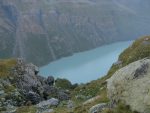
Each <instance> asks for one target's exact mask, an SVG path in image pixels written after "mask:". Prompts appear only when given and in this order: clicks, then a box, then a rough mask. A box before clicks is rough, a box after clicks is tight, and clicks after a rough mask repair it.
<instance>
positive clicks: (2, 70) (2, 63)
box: [0, 59, 17, 77]
mask: <svg viewBox="0 0 150 113" xmlns="http://www.w3.org/2000/svg"><path fill="white" fill-rule="evenodd" d="M16 63H17V62H16V60H15V59H7V60H0V77H7V76H8V75H9V74H10V72H11V71H10V70H11V69H12V67H14V66H15V65H16Z"/></svg>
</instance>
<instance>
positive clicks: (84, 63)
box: [40, 41, 132, 83]
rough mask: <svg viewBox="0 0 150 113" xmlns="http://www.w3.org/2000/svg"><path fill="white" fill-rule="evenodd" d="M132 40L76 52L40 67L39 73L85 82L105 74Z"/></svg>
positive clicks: (73, 81) (75, 81)
mask: <svg viewBox="0 0 150 113" xmlns="http://www.w3.org/2000/svg"><path fill="white" fill-rule="evenodd" d="M131 43H132V41H125V42H118V43H113V44H109V45H105V46H101V47H99V48H96V49H93V50H89V51H86V52H81V53H76V54H74V55H73V56H69V57H65V58H62V59H60V60H57V61H54V62H51V63H49V64H48V65H46V66H43V67H41V68H40V74H41V75H43V76H45V77H47V76H49V75H52V76H54V77H55V78H57V77H59V78H66V79H68V80H70V81H71V82H72V83H86V82H89V81H92V80H95V79H98V78H100V77H102V76H104V75H106V74H107V72H108V70H109V68H110V67H111V65H112V64H113V63H114V62H116V61H117V59H118V56H119V54H120V53H121V52H122V51H123V50H124V49H125V48H127V47H128V46H129V45H130V44H131Z"/></svg>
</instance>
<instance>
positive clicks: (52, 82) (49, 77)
mask: <svg viewBox="0 0 150 113" xmlns="http://www.w3.org/2000/svg"><path fill="white" fill-rule="evenodd" d="M54 81H55V79H54V77H53V76H48V78H47V83H48V84H49V85H50V86H52V85H53V84H54Z"/></svg>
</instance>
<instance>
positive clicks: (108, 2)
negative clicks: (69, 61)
mask: <svg viewBox="0 0 150 113" xmlns="http://www.w3.org/2000/svg"><path fill="white" fill-rule="evenodd" d="M135 3H136V4H135ZM148 4H149V1H148V0H147V1H144V2H143V1H142V0H138V1H136V0H133V1H132V2H131V1H129V0H127V1H123V0H121V1H119V0H82V1H81V0H76V1H73V0H70V1H68V0H61V1H59V0H43V1H39V0H32V1H30V0H13V1H10V0H1V1H0V57H1V58H8V57H12V56H13V57H23V58H24V59H26V60H27V61H32V62H33V63H35V64H38V65H43V64H45V63H48V62H50V61H53V60H56V59H58V58H61V57H63V56H68V55H72V54H73V53H74V52H79V51H84V50H88V49H91V48H95V47H98V46H101V45H102V44H107V43H111V42H115V41H120V40H129V39H133V38H134V37H138V36H139V35H143V34H144V35H145V34H148V33H149V32H150V30H149V29H150V27H149V26H148V24H147V23H149V22H150V21H149V17H150V16H149V15H148V8H149V7H147V5H148ZM131 34H132V35H131ZM127 37H128V38H127Z"/></svg>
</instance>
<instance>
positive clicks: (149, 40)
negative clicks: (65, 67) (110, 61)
mask: <svg viewBox="0 0 150 113" xmlns="http://www.w3.org/2000/svg"><path fill="white" fill-rule="evenodd" d="M145 57H150V36H145V37H142V38H139V39H138V40H136V41H135V42H134V43H133V44H132V45H131V46H130V47H128V48H127V49H126V50H124V51H123V52H122V53H121V54H120V56H119V59H118V60H119V61H121V62H122V63H121V64H118V65H112V67H111V68H110V70H109V72H108V74H107V75H106V76H104V77H103V78H101V79H98V80H96V81H92V82H91V83H88V84H85V85H81V86H79V87H77V88H76V89H75V90H74V92H73V94H74V96H75V95H77V94H81V95H86V96H89V95H90V96H92V97H94V96H97V95H99V96H100V97H101V98H99V99H98V100H96V101H94V102H92V103H89V104H88V105H82V102H84V101H85V100H82V101H81V100H80V104H78V105H77V107H76V108H75V113H87V111H88V110H89V108H90V107H92V106H93V105H95V104H98V103H102V102H108V101H109V99H108V98H107V90H106V80H107V79H108V78H110V77H111V76H112V75H113V74H114V73H115V72H116V71H117V70H118V69H120V68H122V67H124V66H126V65H128V64H130V63H132V62H134V61H137V60H140V59H143V58H145ZM104 113H135V112H132V111H131V110H130V108H129V107H126V106H124V105H118V107H117V108H115V109H113V110H106V111H104Z"/></svg>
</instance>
